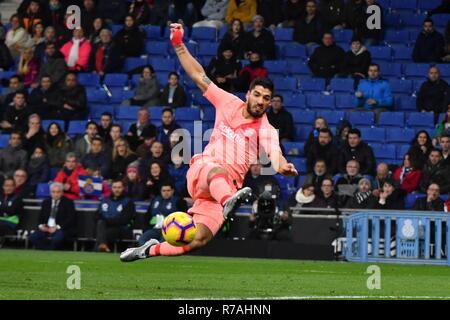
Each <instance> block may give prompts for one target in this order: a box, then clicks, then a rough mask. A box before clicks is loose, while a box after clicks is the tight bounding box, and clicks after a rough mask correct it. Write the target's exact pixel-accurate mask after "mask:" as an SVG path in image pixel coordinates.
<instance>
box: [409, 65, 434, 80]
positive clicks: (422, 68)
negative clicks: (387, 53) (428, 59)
mask: <svg viewBox="0 0 450 320" xmlns="http://www.w3.org/2000/svg"><path fill="white" fill-rule="evenodd" d="M403 68H404V70H403V73H404V74H405V76H406V77H408V78H419V79H420V78H422V79H425V78H426V77H427V76H428V70H429V69H430V65H429V64H427V63H408V64H404V65H403Z"/></svg>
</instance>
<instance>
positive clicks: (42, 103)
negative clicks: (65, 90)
mask: <svg viewBox="0 0 450 320" xmlns="http://www.w3.org/2000/svg"><path fill="white" fill-rule="evenodd" d="M60 100H61V97H60V96H59V92H58V90H57V88H56V86H55V85H53V83H52V81H51V78H50V76H49V75H43V76H42V78H41V80H40V85H39V87H37V88H35V89H33V90H32V91H31V93H30V96H29V98H28V102H29V105H30V111H31V112H33V113H37V114H38V115H39V116H40V117H41V118H42V119H51V118H52V117H53V116H57V111H58V104H59V101H60Z"/></svg>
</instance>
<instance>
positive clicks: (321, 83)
mask: <svg viewBox="0 0 450 320" xmlns="http://www.w3.org/2000/svg"><path fill="white" fill-rule="evenodd" d="M300 89H301V90H302V91H316V92H320V91H323V90H325V79H321V78H311V79H300Z"/></svg>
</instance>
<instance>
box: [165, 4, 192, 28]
mask: <svg viewBox="0 0 450 320" xmlns="http://www.w3.org/2000/svg"><path fill="white" fill-rule="evenodd" d="M198 2H199V1H195V0H172V3H171V5H170V6H169V21H168V24H171V23H172V22H178V23H181V24H183V25H185V26H187V27H188V28H189V29H190V28H191V27H192V23H194V22H195V21H197V20H198V18H197V16H198V10H197V9H200V8H197V7H198Z"/></svg>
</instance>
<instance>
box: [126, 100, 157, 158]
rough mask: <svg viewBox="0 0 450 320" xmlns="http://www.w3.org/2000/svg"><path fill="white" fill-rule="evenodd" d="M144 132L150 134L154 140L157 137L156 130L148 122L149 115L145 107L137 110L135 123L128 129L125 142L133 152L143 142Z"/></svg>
mask: <svg viewBox="0 0 450 320" xmlns="http://www.w3.org/2000/svg"><path fill="white" fill-rule="evenodd" d="M144 130H145V132H151V135H152V136H154V137H155V138H156V136H157V135H158V128H156V127H155V126H154V125H153V124H152V123H151V122H150V113H149V112H148V109H147V108H146V107H142V108H140V109H139V111H138V118H137V121H136V122H135V123H133V124H132V125H131V126H130V128H129V129H128V133H127V140H128V143H129V144H130V148H131V150H133V151H135V150H136V149H137V147H138V146H139V145H140V144H141V143H142V142H144V136H143V135H142V134H143V133H144Z"/></svg>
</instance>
